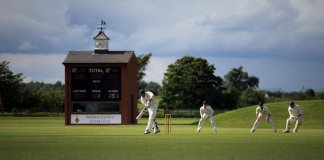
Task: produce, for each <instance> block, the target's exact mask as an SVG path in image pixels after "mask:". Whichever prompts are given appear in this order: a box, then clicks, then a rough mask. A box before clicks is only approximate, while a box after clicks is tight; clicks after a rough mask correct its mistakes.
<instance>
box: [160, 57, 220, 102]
mask: <svg viewBox="0 0 324 160" xmlns="http://www.w3.org/2000/svg"><path fill="white" fill-rule="evenodd" d="M214 71H215V67H214V65H209V64H208V62H207V60H206V59H202V58H194V57H191V56H184V57H183V58H181V59H178V60H177V61H176V62H175V63H174V64H170V65H169V66H168V69H167V71H166V73H165V74H164V78H163V81H162V88H161V93H160V96H161V99H162V100H161V102H160V107H161V108H197V106H200V105H201V102H202V101H203V100H207V102H209V103H210V104H211V105H213V104H214V103H216V102H217V101H216V100H217V98H215V96H217V95H219V94H220V93H221V90H222V87H221V86H222V82H223V81H222V79H221V78H220V77H218V76H215V75H214Z"/></svg>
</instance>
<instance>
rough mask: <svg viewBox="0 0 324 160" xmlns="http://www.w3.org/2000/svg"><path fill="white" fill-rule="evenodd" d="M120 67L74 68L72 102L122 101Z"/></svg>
mask: <svg viewBox="0 0 324 160" xmlns="http://www.w3.org/2000/svg"><path fill="white" fill-rule="evenodd" d="M120 70H121V69H120V67H72V72H71V73H72V76H71V78H72V79H71V81H72V82H71V86H72V87H71V89H72V91H71V93H72V101H120V100H121V74H120V72H121V71H120Z"/></svg>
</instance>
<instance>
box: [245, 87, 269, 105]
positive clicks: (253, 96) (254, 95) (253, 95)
mask: <svg viewBox="0 0 324 160" xmlns="http://www.w3.org/2000/svg"><path fill="white" fill-rule="evenodd" d="M260 101H262V102H264V101H265V96H264V93H262V92H261V91H257V90H255V89H253V88H249V89H247V90H246V91H244V92H243V93H242V95H241V97H240V103H239V105H240V106H239V107H245V106H250V105H256V104H258V103H259V102H260Z"/></svg>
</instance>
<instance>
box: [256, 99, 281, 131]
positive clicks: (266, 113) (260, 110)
mask: <svg viewBox="0 0 324 160" xmlns="http://www.w3.org/2000/svg"><path fill="white" fill-rule="evenodd" d="M255 114H256V117H257V118H256V120H255V122H254V124H253V127H252V129H251V132H255V130H256V128H257V127H258V125H259V123H260V121H261V119H262V118H263V117H266V120H267V122H268V123H269V124H270V125H271V127H272V131H273V132H277V130H276V128H275V125H274V124H273V122H272V120H271V118H270V116H271V112H270V110H269V109H268V107H267V106H264V105H263V102H259V106H258V107H257V108H256V111H255Z"/></svg>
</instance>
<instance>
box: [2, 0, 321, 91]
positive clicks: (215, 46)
mask: <svg viewBox="0 0 324 160" xmlns="http://www.w3.org/2000/svg"><path fill="white" fill-rule="evenodd" d="M323 15H324V0H226V1H224V0H199V1H198V0H163V1H161V0H91V1H89V0H0V61H9V62H10V64H9V67H10V69H11V70H12V71H13V72H14V73H23V76H24V77H25V79H24V81H25V82H30V81H42V82H46V83H55V82H56V81H62V82H64V66H63V65H62V62H63V61H64V58H65V57H66V56H67V54H68V53H69V51H76V50H93V49H94V42H93V37H94V36H96V35H97V33H98V29H97V27H98V24H99V23H100V21H101V20H104V21H106V24H107V25H106V29H105V33H106V35H107V36H108V37H109V38H110V41H109V47H110V48H109V50H116V51H117V50H132V51H135V53H136V55H141V54H147V53H152V57H151V60H150V63H149V65H148V66H147V72H146V77H145V78H144V79H145V80H146V81H155V82H158V83H160V84H161V82H162V80H163V77H164V72H165V71H166V69H167V67H168V65H169V64H172V63H174V62H175V61H176V60H177V59H180V58H182V57H183V56H194V57H201V58H205V59H207V60H208V62H209V64H211V65H214V66H215V68H216V70H215V75H217V76H221V77H224V75H225V74H227V73H228V72H229V71H230V70H231V69H233V68H238V67H240V66H242V67H243V70H244V71H246V72H248V73H249V75H250V76H252V75H253V76H256V77H258V78H259V80H260V83H259V87H260V88H261V89H269V90H283V91H300V90H301V89H302V88H312V89H315V90H324V83H323V82H324V16H323Z"/></svg>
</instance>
